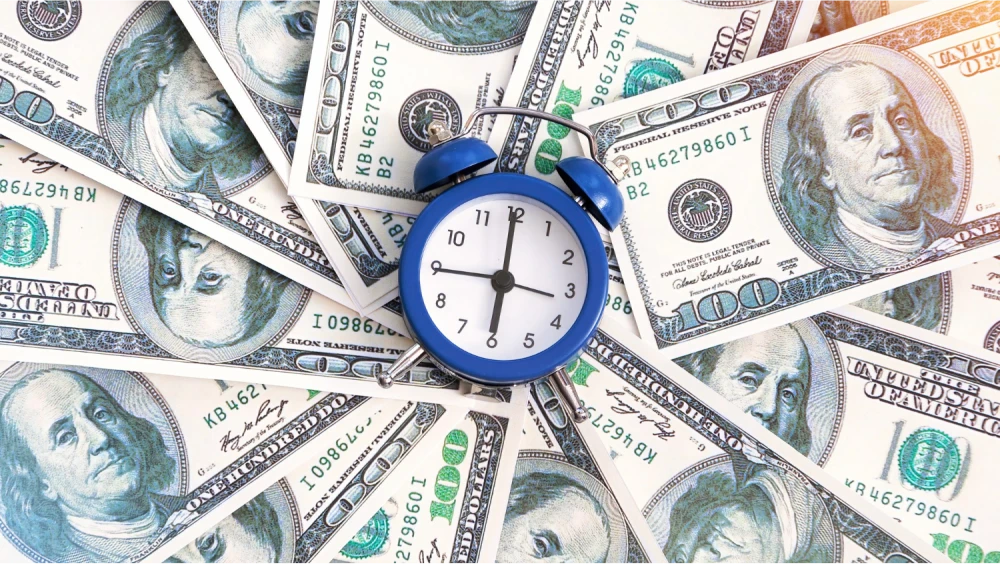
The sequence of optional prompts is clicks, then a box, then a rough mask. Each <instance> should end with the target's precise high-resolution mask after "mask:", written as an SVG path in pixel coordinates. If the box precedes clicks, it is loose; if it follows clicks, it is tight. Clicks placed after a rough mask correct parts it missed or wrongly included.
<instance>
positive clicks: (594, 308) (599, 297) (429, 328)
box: [399, 172, 608, 386]
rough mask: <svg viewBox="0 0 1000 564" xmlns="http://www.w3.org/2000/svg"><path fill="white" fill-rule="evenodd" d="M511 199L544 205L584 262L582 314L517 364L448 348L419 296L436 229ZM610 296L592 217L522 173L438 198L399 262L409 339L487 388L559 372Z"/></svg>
mask: <svg viewBox="0 0 1000 564" xmlns="http://www.w3.org/2000/svg"><path fill="white" fill-rule="evenodd" d="M497 194H511V195H518V196H524V197H527V198H531V199H534V200H537V201H539V202H541V203H542V204H545V205H547V206H548V207H549V208H551V209H552V210H553V211H554V212H556V213H558V214H559V215H560V216H562V217H563V219H565V220H566V223H567V224H569V226H570V229H572V230H573V231H574V232H576V234H577V237H578V238H579V240H580V246H581V247H582V249H583V255H584V258H585V259H586V261H587V293H586V296H585V297H584V301H583V307H582V309H581V310H580V315H579V316H578V317H577V319H576V321H575V322H573V325H572V326H571V327H570V328H569V329H568V330H567V331H566V334H565V335H563V337H562V338H561V339H559V340H558V341H556V342H555V343H553V344H552V346H550V347H549V348H548V349H546V350H544V351H541V352H539V353H537V354H534V355H531V356H529V357H525V358H521V359H517V360H493V359H487V358H482V357H480V356H478V355H474V354H472V353H469V352H466V351H465V350H463V349H461V348H459V347H458V346H457V345H455V344H454V343H452V342H451V341H450V340H449V339H448V338H447V337H445V335H444V334H443V333H442V332H441V331H440V330H439V329H438V328H437V326H436V325H435V324H434V322H433V321H432V320H431V317H430V313H429V312H428V311H427V307H426V304H425V303H424V300H423V299H422V297H421V287H420V261H421V259H422V258H423V252H424V249H425V248H426V244H427V240H428V238H429V237H430V235H431V233H432V232H433V231H434V228H436V227H437V226H438V224H439V223H441V221H442V220H443V219H444V218H445V217H446V216H447V215H448V214H450V213H451V212H452V211H454V210H455V209H456V208H457V207H459V206H461V205H462V204H464V203H465V202H467V201H469V200H473V199H476V198H480V197H483V196H491V195H497ZM607 293H608V262H607V254H606V252H605V250H604V243H603V241H602V240H601V236H600V234H599V233H598V232H597V228H595V227H594V223H593V221H592V220H591V218H590V215H588V214H587V212H586V211H584V210H583V208H581V207H580V206H579V205H578V204H577V203H576V202H575V201H574V200H573V199H572V198H571V197H570V196H569V195H567V194H566V193H564V192H563V191H561V190H559V189H558V188H556V187H555V186H553V185H552V184H550V183H548V182H546V181H544V180H541V179H538V178H533V177H531V176H526V175H523V174H514V173H505V172H495V173H492V174H488V175H484V176H477V177H475V178H471V179H469V180H466V181H464V182H462V183H461V184H458V185H456V186H455V187H453V188H451V189H449V190H448V191H446V192H444V193H443V194H441V195H440V196H437V197H436V198H435V199H434V200H433V201H432V202H431V203H430V204H428V205H427V207H426V208H424V210H423V211H422V212H421V213H420V215H419V216H418V217H417V220H416V221H415V222H414V223H413V226H412V227H411V228H410V232H409V234H408V235H407V236H406V244H405V245H403V251H402V253H401V255H400V259H399V297H400V301H401V302H402V306H403V318H404V320H405V322H406V324H407V327H408V328H409V329H410V335H411V336H412V337H413V339H414V340H416V341H417V342H418V343H420V345H421V346H422V347H423V348H424V350H426V351H427V353H428V354H430V355H431V356H433V357H434V358H435V359H436V360H437V361H438V362H439V363H440V364H441V365H442V366H444V367H445V368H447V369H448V370H451V371H452V372H454V373H456V374H457V375H458V376H460V377H462V378H464V379H466V380H469V381H472V382H475V383H477V384H483V385H487V386H509V385H514V384H523V383H527V382H532V381H534V380H537V379H539V378H543V377H545V376H547V375H549V374H551V373H552V372H555V371H556V370H558V369H559V368H562V367H563V366H565V365H566V364H568V363H569V362H570V361H572V360H573V359H574V358H576V357H577V356H578V355H579V354H580V352H581V351H582V350H583V348H584V346H586V344H587V341H588V340H589V339H590V338H591V336H593V334H594V332H595V331H596V330H597V326H598V325H599V324H600V322H601V316H602V315H603V313H604V301H605V297H606V295H607Z"/></svg>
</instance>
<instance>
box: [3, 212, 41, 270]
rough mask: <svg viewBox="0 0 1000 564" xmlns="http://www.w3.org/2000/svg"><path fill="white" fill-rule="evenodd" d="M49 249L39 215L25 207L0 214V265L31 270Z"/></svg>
mask: <svg viewBox="0 0 1000 564" xmlns="http://www.w3.org/2000/svg"><path fill="white" fill-rule="evenodd" d="M48 246H49V228H48V227H47V226H46V225H45V221H44V220H42V216H41V214H40V213H39V212H36V211H35V210H33V209H31V208H27V207H24V206H9V207H6V208H3V209H2V210H0V262H2V263H3V264H5V265H7V266H15V267H20V266H31V265H33V264H35V261H37V260H38V259H39V258H40V257H41V256H42V253H44V252H45V249H46V247H48Z"/></svg>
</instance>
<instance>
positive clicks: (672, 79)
mask: <svg viewBox="0 0 1000 564" xmlns="http://www.w3.org/2000/svg"><path fill="white" fill-rule="evenodd" d="M682 80H684V75H683V74H681V71H680V70H679V69H678V68H677V67H675V66H674V64H673V63H671V62H670V61H664V60H663V59H643V60H641V61H637V62H636V63H635V64H633V65H632V68H630V69H629V70H628V74H626V75H625V97H626V98H631V97H632V96H638V95H639V94H643V93H646V92H650V91H652V90H656V89H657V88H660V87H662V86H669V85H671V84H676V83H678V82H680V81H682Z"/></svg>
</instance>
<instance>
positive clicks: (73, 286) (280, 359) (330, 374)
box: [0, 140, 464, 402]
mask: <svg viewBox="0 0 1000 564" xmlns="http://www.w3.org/2000/svg"><path fill="white" fill-rule="evenodd" d="M0 144H2V145H3V146H2V147H0V205H2V206H3V207H2V208H0V233H2V234H3V236H2V237H0V263H2V266H0V357H3V358H7V359H8V360H32V361H36V362H61V363H65V364H82V365H87V366H101V367H104V368H113V369H124V370H140V371H145V372H152V373H159V374H175V375H179V376H199V377H202V378H233V379H238V380H249V381H255V382H263V383H265V384H269V385H271V384H273V385H286V386H287V385H295V386H301V387H308V388H313V389H327V390H336V391H340V392H350V393H362V394H365V395H375V396H383V397H384V396H386V395H387V394H388V395H389V396H392V397H397V398H400V399H417V400H427V401H439V402H441V401H443V402H448V401H455V402H464V400H463V399H462V393H461V391H460V389H459V388H460V386H459V382H458V381H457V380H456V379H455V378H453V377H451V376H447V375H446V374H445V373H443V372H442V371H441V370H440V369H438V368H436V367H434V366H433V365H431V364H429V363H425V364H423V365H420V366H418V367H416V368H414V369H413V370H412V371H411V372H410V373H409V375H408V376H407V377H405V378H404V379H403V381H401V382H400V383H399V385H397V386H393V387H392V388H390V389H388V390H386V389H383V388H381V387H380V386H378V384H377V383H376V382H375V378H374V376H373V374H372V371H373V370H374V367H375V366H378V365H381V366H382V368H386V367H388V366H389V364H391V363H392V362H393V361H394V360H395V359H396V357H397V356H398V354H399V353H400V352H401V351H403V350H405V349H406V348H407V347H409V346H410V345H411V344H412V343H411V341H410V340H409V339H406V338H404V337H402V336H400V335H399V334H398V333H396V332H395V331H393V330H392V329H389V328H387V327H385V326H383V325H381V324H379V323H378V322H375V321H372V320H368V319H364V318H362V317H361V316H360V315H358V314H357V313H355V312H354V311H351V310H350V309H348V308H346V307H344V306H342V305H340V304H338V303H336V302H334V301H332V300H330V299H329V298H326V297H324V296H321V295H319V294H318V293H315V292H312V291H310V290H308V289H307V288H305V287H303V286H301V285H299V284H296V283H295V282H292V281H291V280H289V279H287V278H285V277H284V276H281V275H280V274H278V273H276V272H274V271H272V270H269V269H267V268H264V267H262V266H261V265H259V264H258V263H255V262H253V261H251V260H250V259H247V258H246V257H244V256H243V255H240V254H238V253H236V252H234V251H232V250H230V249H228V248H226V247H225V246H223V245H221V244H219V243H218V242H216V241H213V240H212V239H209V238H208V237H206V236H204V235H202V234H201V233H198V232H197V231H194V230H193V229H190V228H188V227H184V226H182V225H181V224H179V223H177V222H176V221H174V220H173V219H171V218H169V217H167V216H165V215H162V214H160V213H159V212H157V211H155V210H154V209H152V208H149V207H146V206H144V205H142V204H140V203H139V202H137V201H135V200H132V199H129V198H126V197H124V196H122V195H121V194H119V193H118V192H115V191H113V190H110V189H108V188H105V187H103V186H100V185H97V184H95V183H93V182H91V181H90V180H89V179H87V178H85V177H83V176H81V175H78V174H75V173H73V172H72V171H69V170H68V169H66V168H65V167H62V166H60V165H58V164H57V163H55V162H54V161H51V160H49V159H47V158H46V157H44V156H41V155H39V154H38V153H35V152H33V151H30V150H28V149H25V148H23V147H20V146H18V145H16V144H14V143H12V142H10V141H8V140H2V141H0ZM76 191H81V192H83V191H86V193H89V194H91V196H92V198H85V199H80V200H77V199H76V198H74V197H73V196H72V195H73V193H74V192H76ZM379 317H381V316H379Z"/></svg>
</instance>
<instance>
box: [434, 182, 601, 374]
mask: <svg viewBox="0 0 1000 564" xmlns="http://www.w3.org/2000/svg"><path fill="white" fill-rule="evenodd" d="M420 286H421V294H422V296H423V300H424V306H425V307H426V308H427V311H428V312H429V313H430V317H431V320H432V321H433V322H434V324H435V325H436V326H437V327H438V329H439V330H440V331H441V332H442V333H443V334H444V335H445V337H447V338H448V339H450V340H451V341H452V342H453V343H454V344H455V345H456V346H458V347H459V348H461V349H463V350H465V351H467V352H469V353H472V354H474V355H477V356H480V357H482V358H487V359H492V360H516V359H521V358H525V357H529V356H532V355H535V354H538V353H540V352H542V351H544V350H546V349H547V348H549V347H551V346H552V345H553V344H555V343H556V342H557V341H558V340H559V339H560V338H561V337H562V336H563V335H565V334H566V332H567V331H569V329H570V327H572V326H573V323H574V322H575V321H576V319H577V317H578V316H579V315H580V310H581V309H582V308H583V303H584V298H585V296H586V294H587V261H586V259H585V257H584V254H583V249H582V247H581V244H580V240H579V238H578V237H577V235H576V233H575V232H574V231H573V230H572V229H570V227H569V225H568V224H567V223H566V221H565V220H564V219H563V218H562V217H561V216H560V215H558V214H557V213H555V212H554V211H553V210H552V209H551V208H549V207H548V206H546V205H545V204H543V203H541V202H539V201H537V200H534V199H531V198H527V197H523V196H519V195H514V194H494V195H489V196H483V197H481V198H476V199H474V200H470V201H468V202H466V203H464V204H462V205H461V206H459V207H457V208H456V209H455V210H454V211H452V212H451V213H450V214H448V215H447V216H446V217H445V218H444V219H443V220H442V221H441V222H440V223H439V224H438V225H437V227H435V228H434V231H432V232H431V234H430V236H429V237H428V239H427V243H426V245H425V246H424V251H423V254H422V257H421V261H420Z"/></svg>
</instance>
